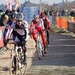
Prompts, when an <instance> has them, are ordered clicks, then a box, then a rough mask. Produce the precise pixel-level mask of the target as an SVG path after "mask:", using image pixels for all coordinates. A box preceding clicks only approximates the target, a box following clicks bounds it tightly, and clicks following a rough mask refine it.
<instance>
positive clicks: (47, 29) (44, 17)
mask: <svg viewBox="0 0 75 75" xmlns="http://www.w3.org/2000/svg"><path fill="white" fill-rule="evenodd" d="M40 18H41V19H42V20H43V22H44V27H45V29H46V32H47V42H48V44H49V30H50V20H49V19H48V17H47V16H45V13H44V12H42V13H41V14H40Z"/></svg>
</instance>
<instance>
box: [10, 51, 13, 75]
mask: <svg viewBox="0 0 75 75" xmlns="http://www.w3.org/2000/svg"><path fill="white" fill-rule="evenodd" d="M12 60H13V58H12V50H11V52H10V75H12Z"/></svg>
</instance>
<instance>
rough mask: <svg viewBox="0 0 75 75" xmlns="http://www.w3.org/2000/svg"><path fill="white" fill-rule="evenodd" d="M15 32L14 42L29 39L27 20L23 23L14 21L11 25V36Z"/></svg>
mask: <svg viewBox="0 0 75 75" xmlns="http://www.w3.org/2000/svg"><path fill="white" fill-rule="evenodd" d="M11 33H13V38H14V42H20V41H21V40H22V39H25V41H27V40H28V23H27V22H26V21H23V22H22V25H20V26H19V25H17V23H16V22H13V23H12V25H11V29H10V32H8V34H9V36H10V35H11Z"/></svg>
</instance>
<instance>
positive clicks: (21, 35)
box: [11, 13, 28, 73]
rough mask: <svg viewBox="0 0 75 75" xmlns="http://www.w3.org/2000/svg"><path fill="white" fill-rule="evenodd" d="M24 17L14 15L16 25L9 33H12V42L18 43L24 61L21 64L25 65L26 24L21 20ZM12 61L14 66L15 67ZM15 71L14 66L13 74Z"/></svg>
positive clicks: (20, 14) (18, 14) (19, 14)
mask: <svg viewBox="0 0 75 75" xmlns="http://www.w3.org/2000/svg"><path fill="white" fill-rule="evenodd" d="M23 18H24V16H23V14H22V13H17V15H16V23H15V24H14V25H13V27H12V28H11V33H13V41H14V42H15V43H18V42H20V43H21V44H20V46H21V47H22V49H23V52H24V61H23V63H24V64H25V63H27V50H26V47H25V44H26V41H27V40H28V23H27V22H26V21H24V20H23ZM15 64H16V63H15V61H14V65H15ZM15 71H16V66H15V67H14V69H13V71H12V72H13V73H15Z"/></svg>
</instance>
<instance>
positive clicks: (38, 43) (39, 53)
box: [36, 32, 44, 60]
mask: <svg viewBox="0 0 75 75" xmlns="http://www.w3.org/2000/svg"><path fill="white" fill-rule="evenodd" d="M40 33H41V32H37V41H36V52H37V56H38V58H39V60H41V59H42V56H44V46H43V42H42V39H41V36H40Z"/></svg>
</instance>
